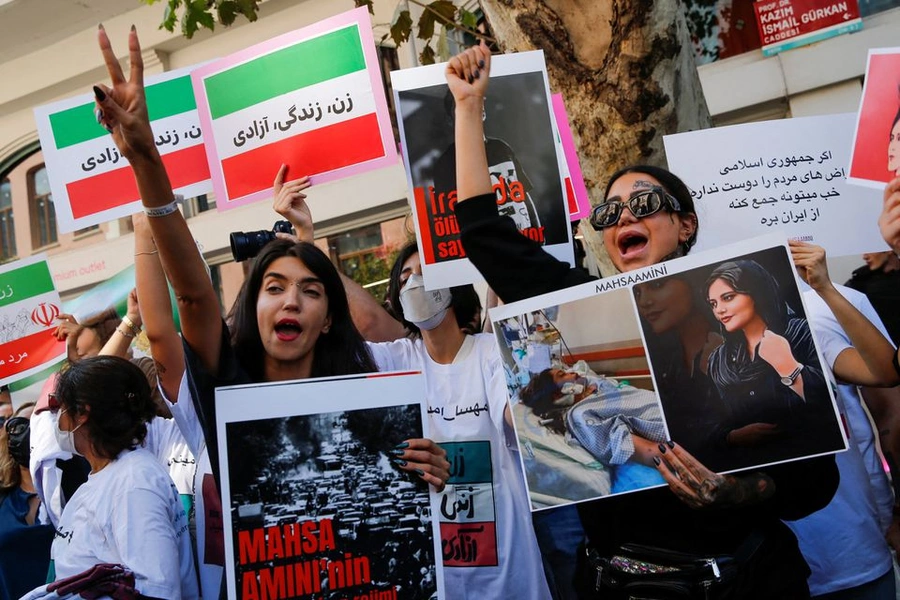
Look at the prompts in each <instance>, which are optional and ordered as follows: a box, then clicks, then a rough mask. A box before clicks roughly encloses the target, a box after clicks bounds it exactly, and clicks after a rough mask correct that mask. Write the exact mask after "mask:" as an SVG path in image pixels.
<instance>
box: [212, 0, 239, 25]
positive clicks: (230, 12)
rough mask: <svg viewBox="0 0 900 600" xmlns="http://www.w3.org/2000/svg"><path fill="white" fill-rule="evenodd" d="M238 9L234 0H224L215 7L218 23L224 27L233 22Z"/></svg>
mask: <svg viewBox="0 0 900 600" xmlns="http://www.w3.org/2000/svg"><path fill="white" fill-rule="evenodd" d="M238 10H239V9H238V5H237V3H236V2H234V0H224V1H223V2H222V3H220V4H219V6H218V7H216V11H217V12H218V14H219V23H221V24H222V25H225V26H226V27H227V26H229V25H231V24H232V23H234V19H235V17H237V13H238Z"/></svg>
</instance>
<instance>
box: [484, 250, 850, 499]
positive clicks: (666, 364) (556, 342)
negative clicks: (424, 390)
mask: <svg viewBox="0 0 900 600" xmlns="http://www.w3.org/2000/svg"><path fill="white" fill-rule="evenodd" d="M491 318H492V320H493V321H494V331H495V334H496V336H497V339H498V342H499V344H500V352H501V355H502V357H503V361H504V367H505V370H506V381H507V387H508V391H509V395H510V399H511V404H512V412H513V417H514V423H515V427H516V436H517V439H518V444H519V448H520V451H521V452H520V456H521V459H522V463H523V468H524V471H525V475H526V484H527V485H528V491H529V496H530V499H531V504H532V509H533V510H539V509H543V508H548V507H552V506H558V505H562V504H570V503H574V502H582V501H586V500H593V499H595V498H602V497H607V496H611V495H616V494H622V493H628V492H635V491H639V490H643V489H648V488H651V487H655V486H661V485H665V480H664V479H663V477H662V476H661V473H659V469H660V468H665V466H664V465H663V466H662V467H658V466H657V465H656V464H655V461H654V458H659V456H658V454H657V452H658V450H657V448H658V446H659V444H660V443H661V442H664V441H666V440H673V441H674V442H675V443H676V444H678V445H680V446H681V447H682V448H683V449H685V450H687V451H688V452H690V453H691V454H692V455H693V456H694V457H695V458H697V459H698V460H699V461H700V462H701V463H703V464H704V465H705V466H706V467H707V468H709V469H710V470H713V471H716V472H719V473H725V472H732V471H739V470H743V469H749V468H758V467H763V466H766V465H770V464H776V463H782V462H787V461H792V460H798V459H801V458H808V457H813V456H819V455H822V454H829V453H834V452H840V451H842V450H844V449H845V448H846V438H845V433H844V430H843V427H842V426H841V419H840V416H839V413H838V410H837V407H836V404H835V401H834V397H833V390H832V387H831V375H830V370H829V369H828V368H827V367H826V366H825V365H826V363H825V361H824V359H823V358H822V356H821V353H820V352H819V349H818V346H817V344H816V341H815V337H814V334H815V332H814V331H812V329H811V327H810V324H809V322H808V320H807V313H806V310H805V307H804V303H803V296H802V294H801V293H800V290H799V284H798V280H797V275H796V272H795V270H794V266H793V263H792V261H791V257H790V252H789V249H788V247H787V245H786V244H785V242H784V239H783V238H779V237H778V236H772V235H770V236H764V237H761V238H754V239H751V240H746V241H743V242H739V243H736V244H731V245H728V246H723V247H721V248H718V249H716V250H711V251H708V252H702V253H697V254H693V253H692V254H691V255H689V256H686V257H683V258H679V259H676V260H670V261H667V262H664V263H660V264H656V265H653V266H650V267H646V268H644V269H640V270H637V271H632V272H628V273H622V274H620V275H617V276H614V277H609V278H606V279H601V280H598V281H594V282H590V283H585V284H582V285H580V286H576V287H571V288H567V289H565V290H561V291H558V292H553V293H551V294H546V295H543V296H537V297H535V298H529V299H527V300H523V301H520V302H516V303H513V304H508V305H506V306H501V307H497V308H493V309H491Z"/></svg>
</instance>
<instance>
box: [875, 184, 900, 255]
mask: <svg viewBox="0 0 900 600" xmlns="http://www.w3.org/2000/svg"><path fill="white" fill-rule="evenodd" d="M878 227H879V229H881V237H883V238H884V241H885V242H887V244H888V246H890V247H891V249H892V250H893V251H894V252H896V253H897V254H900V177H898V178H896V179H894V180H893V181H891V182H890V183H889V184H888V185H887V187H886V188H884V206H883V207H882V209H881V216H879V217H878Z"/></svg>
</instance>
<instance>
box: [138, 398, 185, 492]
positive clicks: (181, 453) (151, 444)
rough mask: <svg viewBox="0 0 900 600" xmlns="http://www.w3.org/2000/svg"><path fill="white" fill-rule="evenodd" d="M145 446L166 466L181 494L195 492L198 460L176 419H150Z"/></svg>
mask: <svg viewBox="0 0 900 600" xmlns="http://www.w3.org/2000/svg"><path fill="white" fill-rule="evenodd" d="M160 393H162V390H161V389H160ZM144 448H146V449H147V450H149V451H150V452H151V453H153V455H154V456H156V458H157V460H159V462H160V463H161V464H162V465H163V466H164V467H166V469H167V470H168V472H169V477H171V478H172V481H173V482H174V483H175V489H177V490H178V493H179V494H180V495H182V496H191V495H192V494H193V488H194V471H195V467H196V461H195V460H194V455H193V454H192V453H191V450H190V448H189V447H188V443H187V440H185V438H184V435H182V433H181V427H180V426H179V424H178V422H177V421H176V420H175V419H164V418H162V417H156V418H154V419H153V420H152V421H150V423H148V424H147V437H146V438H144Z"/></svg>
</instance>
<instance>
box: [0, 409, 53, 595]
mask: <svg viewBox="0 0 900 600" xmlns="http://www.w3.org/2000/svg"><path fill="white" fill-rule="evenodd" d="M33 408H34V402H30V403H28V404H23V405H22V406H20V407H19V409H18V410H16V411H15V412H14V413H13V416H12V417H10V418H9V419H8V420H7V421H6V423H5V424H4V426H3V428H2V429H0V600H10V599H14V598H19V597H20V596H22V595H23V594H25V592H27V591H28V590H30V589H32V588H33V587H35V586H38V585H41V584H42V583H44V582H45V581H46V580H47V567H48V566H49V564H50V544H51V543H52V542H53V526H52V525H50V523H49V521H47V520H46V515H44V518H43V520H42V518H41V516H40V512H39V508H40V501H39V500H38V497H37V494H36V493H35V490H34V484H33V483H32V480H31V473H30V472H29V471H28V458H29V453H30V446H29V440H30V438H31V435H30V433H31V430H30V427H29V425H30V420H31V411H32V409H33Z"/></svg>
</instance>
